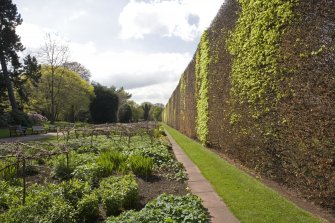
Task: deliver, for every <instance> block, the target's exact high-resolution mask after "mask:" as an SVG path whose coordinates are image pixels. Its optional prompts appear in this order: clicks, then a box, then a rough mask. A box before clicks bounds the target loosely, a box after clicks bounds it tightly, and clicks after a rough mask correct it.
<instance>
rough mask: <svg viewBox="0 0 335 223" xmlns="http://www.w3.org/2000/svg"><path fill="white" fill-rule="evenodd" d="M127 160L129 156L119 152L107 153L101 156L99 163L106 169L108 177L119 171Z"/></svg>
mask: <svg viewBox="0 0 335 223" xmlns="http://www.w3.org/2000/svg"><path fill="white" fill-rule="evenodd" d="M126 160H127V156H125V155H123V154H121V153H119V152H114V151H105V152H103V153H101V154H100V156H99V157H98V159H97V163H98V165H99V166H101V167H102V168H103V169H104V171H105V174H106V175H111V174H112V173H113V171H114V170H116V171H118V170H119V169H120V167H121V165H122V164H123V163H124V162H125V161H126Z"/></svg>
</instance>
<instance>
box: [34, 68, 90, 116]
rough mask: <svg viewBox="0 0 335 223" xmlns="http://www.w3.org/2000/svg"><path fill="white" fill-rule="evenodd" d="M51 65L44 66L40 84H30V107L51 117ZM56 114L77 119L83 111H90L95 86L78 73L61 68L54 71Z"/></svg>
mask: <svg viewBox="0 0 335 223" xmlns="http://www.w3.org/2000/svg"><path fill="white" fill-rule="evenodd" d="M51 69H52V68H51V67H50V66H46V65H44V66H43V67H42V76H41V80H40V82H39V83H38V85H36V86H33V84H30V89H29V90H30V97H31V99H30V103H29V108H30V109H31V110H36V111H38V112H39V113H41V114H43V115H46V116H47V117H48V118H51V116H52V111H51V101H50V98H51V83H50V82H51V75H52V73H51ZM53 81H54V86H55V92H54V97H55V114H56V117H57V118H61V119H63V120H66V119H70V120H71V119H72V120H71V121H75V120H76V116H77V115H78V114H79V113H80V112H82V111H88V108H89V104H90V100H91V98H92V97H94V92H93V87H92V86H91V85H90V84H88V83H87V82H86V81H85V80H83V79H82V78H81V77H80V76H79V75H78V74H76V73H74V72H72V71H70V70H68V69H66V68H59V69H57V70H56V72H55V73H54V79H53ZM69 116H70V117H69Z"/></svg>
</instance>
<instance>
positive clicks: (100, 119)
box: [90, 83, 119, 123]
mask: <svg viewBox="0 0 335 223" xmlns="http://www.w3.org/2000/svg"><path fill="white" fill-rule="evenodd" d="M93 86H94V93H95V98H94V99H93V101H92V102H91V104H90V112H91V116H92V120H93V122H95V123H106V122H107V123H115V122H116V121H117V111H118V106H119V98H118V96H117V94H116V93H115V88H113V87H111V88H108V87H105V86H102V85H100V84H98V83H93Z"/></svg>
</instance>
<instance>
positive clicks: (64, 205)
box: [38, 198, 76, 223]
mask: <svg viewBox="0 0 335 223" xmlns="http://www.w3.org/2000/svg"><path fill="white" fill-rule="evenodd" d="M75 216H76V212H75V209H74V207H73V206H72V205H70V204H69V203H68V202H66V201H65V200H64V199H61V198H55V199H54V200H53V201H52V203H51V207H50V208H49V209H48V210H47V211H46V213H45V214H44V215H43V216H42V217H40V218H39V221H38V222H43V223H76V218H75Z"/></svg>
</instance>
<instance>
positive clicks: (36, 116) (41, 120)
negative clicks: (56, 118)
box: [28, 113, 48, 125]
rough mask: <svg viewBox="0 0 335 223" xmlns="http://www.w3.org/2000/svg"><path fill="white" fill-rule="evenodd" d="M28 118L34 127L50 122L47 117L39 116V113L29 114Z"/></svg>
mask: <svg viewBox="0 0 335 223" xmlns="http://www.w3.org/2000/svg"><path fill="white" fill-rule="evenodd" d="M28 117H29V119H30V121H31V123H32V124H33V125H37V124H42V123H44V122H46V121H48V118H47V117H45V116H43V115H41V114H38V113H29V114H28Z"/></svg>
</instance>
